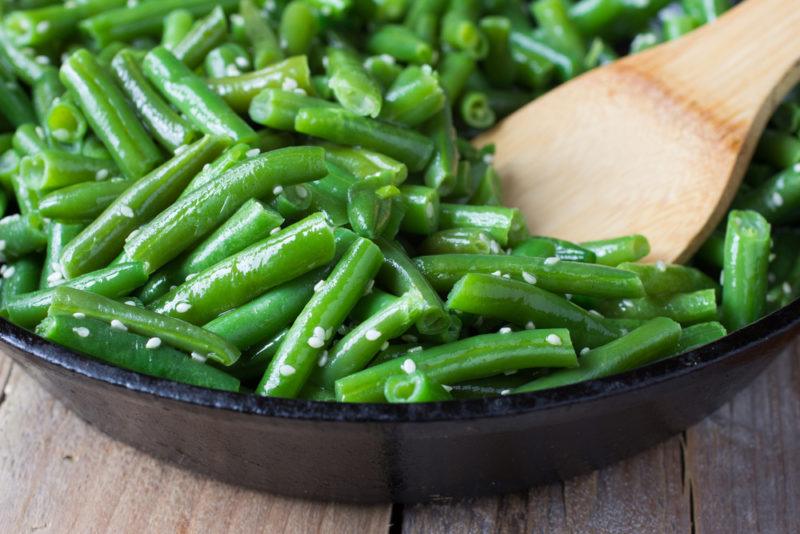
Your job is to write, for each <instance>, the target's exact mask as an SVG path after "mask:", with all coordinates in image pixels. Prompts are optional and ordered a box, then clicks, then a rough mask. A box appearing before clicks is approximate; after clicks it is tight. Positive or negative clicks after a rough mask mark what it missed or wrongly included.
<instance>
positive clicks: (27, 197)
mask: <svg viewBox="0 0 800 534" xmlns="http://www.w3.org/2000/svg"><path fill="white" fill-rule="evenodd" d="M20 163H21V162H20ZM11 186H12V188H13V189H14V195H15V196H16V197H17V207H18V208H19V212H20V214H21V215H22V216H23V217H25V218H26V219H27V220H28V222H29V223H30V224H31V225H33V226H34V227H36V228H41V227H42V216H41V214H40V213H39V192H38V191H36V190H35V189H32V188H31V187H29V186H28V184H27V182H26V181H25V180H24V179H23V177H22V175H21V174H20V173H17V174H15V175H14V176H12V177H11Z"/></svg>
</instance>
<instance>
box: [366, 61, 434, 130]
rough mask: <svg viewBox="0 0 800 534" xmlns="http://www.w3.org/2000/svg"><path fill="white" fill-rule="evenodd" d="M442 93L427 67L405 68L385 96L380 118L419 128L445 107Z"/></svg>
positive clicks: (431, 71)
mask: <svg viewBox="0 0 800 534" xmlns="http://www.w3.org/2000/svg"><path fill="white" fill-rule="evenodd" d="M445 102H446V98H445V94H444V91H443V90H442V88H441V86H440V85H439V81H438V78H437V76H436V74H435V73H434V72H433V70H432V69H431V68H430V66H427V67H426V66H422V67H418V66H416V65H412V66H410V67H406V68H405V69H404V70H403V71H402V72H401V73H400V74H399V75H398V76H397V79H395V81H394V83H392V86H391V87H390V88H389V90H388V91H387V92H386V97H385V102H384V106H383V111H382V113H381V118H383V119H385V120H387V121H390V122H395V123H398V124H404V125H406V126H410V127H415V126H419V125H420V124H422V123H423V122H425V121H426V120H428V119H429V118H431V117H432V116H433V115H435V114H436V113H438V112H439V111H440V110H441V109H442V108H443V107H444V105H445Z"/></svg>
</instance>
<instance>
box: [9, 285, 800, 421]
mask: <svg viewBox="0 0 800 534" xmlns="http://www.w3.org/2000/svg"><path fill="white" fill-rule="evenodd" d="M797 329H800V300H798V301H795V302H793V303H791V304H790V305H788V306H786V307H784V308H783V309H781V310H778V311H776V312H774V313H772V314H770V315H768V316H766V317H764V318H762V319H760V320H759V321H757V322H755V323H753V324H752V325H749V326H747V327H745V328H743V329H742V330H739V331H737V332H734V333H732V334H729V335H728V336H726V337H724V338H722V339H720V340H719V341H716V342H714V343H711V344H709V345H706V346H704V347H700V348H698V349H695V350H692V351H690V352H687V353H685V354H683V355H681V356H679V357H676V358H672V359H669V360H666V361H663V362H659V363H656V364H653V365H650V366H647V367H644V368H640V369H636V370H633V371H629V372H627V373H623V374H621V375H617V376H614V377H610V378H606V379H601V380H594V381H590V382H586V383H582V384H577V385H574V386H568V387H563V388H559V389H554V390H550V391H544V392H538V393H527V394H520V395H512V396H508V397H494V398H486V399H474V400H461V401H450V402H443V403H430V404H424V405H413V404H409V405H391V404H339V403H325V402H317V401H305V400H295V399H280V398H266V397H258V396H254V395H243V394H238V393H228V392H219V391H212V390H207V389H204V388H198V387H194V386H189V385H185V384H180V383H177V382H172V381H170V380H163V379H158V378H153V377H150V376H146V375H142V374H140V373H136V372H133V371H128V370H125V369H121V368H118V367H114V366H111V365H108V364H105V363H102V362H100V361H97V360H93V359H91V358H88V357H86V356H83V355H81V354H79V353H77V352H74V351H72V350H69V349H66V348H64V347H61V346H59V345H56V344H54V343H52V342H50V341H48V340H46V339H44V338H41V337H39V336H37V335H35V334H33V333H31V332H29V331H27V330H25V329H23V328H20V327H18V326H16V325H13V324H11V323H10V322H8V321H7V320H5V319H0V341H3V342H4V343H6V344H8V345H10V346H12V347H14V348H16V349H18V350H20V351H22V352H25V353H27V354H28V355H31V356H34V357H36V358H39V359H41V360H43V361H45V362H47V363H49V364H51V365H55V366H57V367H61V368H63V369H65V370H68V371H71V372H73V373H76V374H79V375H82V376H85V377H89V378H92V379H95V380H99V381H102V382H105V383H107V384H110V385H113V386H117V387H121V388H125V389H128V390H131V391H135V392H139V393H143V394H147V395H153V396H155V397H159V398H164V399H169V400H174V401H179V402H185V403H188V404H192V405H196V406H201V407H207V408H217V409H221V410H229V411H234V412H240V413H245V414H254V415H263V416H269V417H278V418H287V419H298V420H318V421H327V422H352V423H359V422H390V423H406V422H415V423H420V422H435V421H459V420H469V419H483V418H491V417H498V416H508V415H515V414H519V413H524V412H530V411H534V410H535V411H545V410H549V409H555V408H559V407H563V406H564V405H566V404H573V405H574V404H581V403H587V402H592V401H596V400H599V399H602V398H605V397H609V396H615V395H621V394H623V393H628V392H632V391H636V390H639V389H642V388H646V387H649V386H652V385H655V384H660V383H662V382H665V381H669V380H672V379H675V378H678V377H681V376H683V375H685V374H687V373H691V372H693V371H694V370H697V369H701V368H704V367H707V366H709V365H713V364H716V363H719V362H720V361H722V360H726V359H729V358H732V357H734V356H735V355H736V354H739V353H741V352H743V351H746V350H747V349H749V348H752V347H754V346H757V345H760V344H762V343H765V342H767V341H769V340H771V339H779V338H782V337H784V336H785V335H789V334H791V333H793V331H794V330H797Z"/></svg>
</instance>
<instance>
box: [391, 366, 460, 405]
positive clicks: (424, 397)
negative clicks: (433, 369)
mask: <svg viewBox="0 0 800 534" xmlns="http://www.w3.org/2000/svg"><path fill="white" fill-rule="evenodd" d="M383 396H384V397H386V400H387V402H390V403H394V404H397V403H411V402H414V403H416V402H441V401H446V400H452V398H453V396H452V395H451V394H450V392H449V391H448V390H446V389H445V388H444V386H442V385H441V384H437V383H436V382H434V381H433V380H431V379H430V378H428V376H427V375H425V374H424V373H418V372H417V373H412V374H410V375H398V376H392V377H389V378H388V379H387V380H386V384H385V385H384V388H383Z"/></svg>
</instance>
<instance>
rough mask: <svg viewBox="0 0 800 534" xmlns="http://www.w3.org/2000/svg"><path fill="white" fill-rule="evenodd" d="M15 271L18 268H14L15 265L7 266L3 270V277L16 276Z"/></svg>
mask: <svg viewBox="0 0 800 534" xmlns="http://www.w3.org/2000/svg"><path fill="white" fill-rule="evenodd" d="M15 271H16V269H15V268H14V266H13V265H10V266H8V267H6V269H5V270H4V271H3V278H11V277H12V276H14V272H15Z"/></svg>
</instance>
